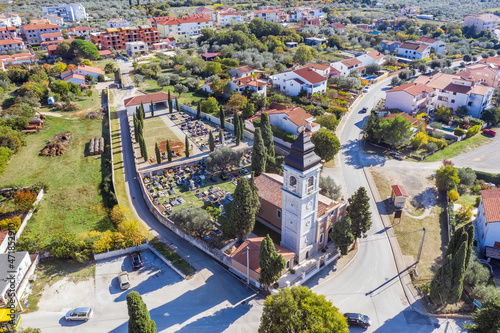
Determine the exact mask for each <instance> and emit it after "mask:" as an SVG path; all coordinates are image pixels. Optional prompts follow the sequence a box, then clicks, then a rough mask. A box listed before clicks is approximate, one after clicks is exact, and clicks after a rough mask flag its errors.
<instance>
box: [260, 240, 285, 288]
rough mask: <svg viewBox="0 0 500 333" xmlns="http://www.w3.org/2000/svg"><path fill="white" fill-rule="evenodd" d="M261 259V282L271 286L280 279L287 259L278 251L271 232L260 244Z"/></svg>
mask: <svg viewBox="0 0 500 333" xmlns="http://www.w3.org/2000/svg"><path fill="white" fill-rule="evenodd" d="M259 260H260V283H262V284H263V285H267V286H269V285H271V284H272V283H274V282H276V281H278V279H279V278H280V277H281V272H282V271H283V270H284V269H285V259H283V256H282V255H281V254H279V253H278V252H276V247H275V246H274V243H273V240H272V239H271V237H270V236H269V234H267V235H266V237H264V239H263V240H262V243H261V244H260V253H259Z"/></svg>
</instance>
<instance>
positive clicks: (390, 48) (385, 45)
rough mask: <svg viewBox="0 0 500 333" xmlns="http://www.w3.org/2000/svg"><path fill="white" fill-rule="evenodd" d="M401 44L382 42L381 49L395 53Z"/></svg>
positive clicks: (397, 42) (388, 41)
mask: <svg viewBox="0 0 500 333" xmlns="http://www.w3.org/2000/svg"><path fill="white" fill-rule="evenodd" d="M401 44H403V43H401V42H399V41H397V40H386V39H384V40H382V42H380V47H382V50H384V51H389V52H391V53H392V52H395V51H396V50H397V49H398V48H399V47H400V46H401Z"/></svg>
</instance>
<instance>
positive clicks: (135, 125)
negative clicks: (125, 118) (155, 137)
mask: <svg viewBox="0 0 500 333" xmlns="http://www.w3.org/2000/svg"><path fill="white" fill-rule="evenodd" d="M133 119H134V139H135V142H137V114H135V113H134V115H133Z"/></svg>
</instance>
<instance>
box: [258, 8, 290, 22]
mask: <svg viewBox="0 0 500 333" xmlns="http://www.w3.org/2000/svg"><path fill="white" fill-rule="evenodd" d="M252 17H253V18H260V19H263V20H264V21H269V22H274V23H280V22H285V21H286V18H287V15H286V14H285V12H283V8H282V7H281V6H259V10H256V11H254V12H253V13H252Z"/></svg>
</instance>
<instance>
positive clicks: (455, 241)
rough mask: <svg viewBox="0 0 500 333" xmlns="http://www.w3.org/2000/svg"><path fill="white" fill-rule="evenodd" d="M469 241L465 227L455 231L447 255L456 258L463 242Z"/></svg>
mask: <svg viewBox="0 0 500 333" xmlns="http://www.w3.org/2000/svg"><path fill="white" fill-rule="evenodd" d="M467 239H468V235H467V231H466V230H465V228H464V227H461V228H459V229H457V230H455V233H454V234H453V235H452V236H451V238H450V242H449V243H448V247H447V248H446V254H445V255H451V256H454V255H455V253H457V251H458V249H459V248H460V245H462V242H463V241H465V240H467Z"/></svg>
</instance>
